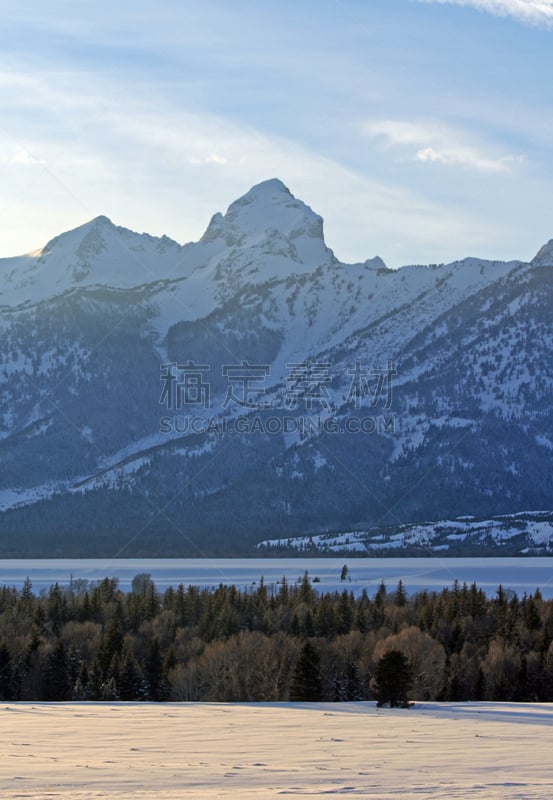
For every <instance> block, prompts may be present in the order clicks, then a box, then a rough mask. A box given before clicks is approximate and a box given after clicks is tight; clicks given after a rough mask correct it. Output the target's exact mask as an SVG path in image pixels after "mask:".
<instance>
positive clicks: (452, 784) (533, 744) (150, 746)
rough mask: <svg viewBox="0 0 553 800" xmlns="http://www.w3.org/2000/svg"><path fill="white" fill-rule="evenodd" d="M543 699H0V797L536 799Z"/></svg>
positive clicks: (550, 732) (549, 714)
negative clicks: (387, 703)
mask: <svg viewBox="0 0 553 800" xmlns="http://www.w3.org/2000/svg"><path fill="white" fill-rule="evenodd" d="M552 748H553V705H548V704H535V705H534V704H526V703H520V704H510V703H421V704H418V703H415V705H414V707H412V708H410V709H405V710H390V709H377V708H376V706H375V704H374V703H370V702H364V703H343V704H335V703H312V704H309V703H303V704H301V703H298V704H288V703H282V704H276V703H275V704H235V705H227V704H175V703H170V704H140V703H136V704H134V703H129V704H124V703H117V704H112V703H78V704H73V703H66V704H60V703H51V704H48V703H39V704H37V703H32V704H31V703H10V704H7V705H5V706H2V708H1V709H0V796H2V797H3V798H7V800H16V798H35V800H36V799H37V798H40V799H41V800H42V799H43V798H72V800H96V799H97V798H110V800H128V798H131V797H132V798H148V799H149V800H155V798H160V800H161V799H163V800H176V798H187V797H191V798H192V797H193V798H202V799H203V798H205V800H211V798H225V797H229V798H230V797H232V798H240V800H242V799H244V800H247V799H248V798H254V797H255V798H256V800H265V799H268V798H274V797H294V796H309V797H320V798H323V797H328V796H341V795H349V796H353V797H361V798H372V799H373V800H375V799H376V798H378V800H388V798H397V797H399V796H401V797H402V798H403V800H415V798H416V799H417V800H425V799H430V798H432V799H433V800H437V799H438V798H439V799H440V800H442V798H448V799H449V798H454V799H455V800H465V799H466V800H476V799H478V798H479V799H481V800H494V799H495V798H503V799H504V800H523V799H524V800H537V799H538V798H539V799H540V800H541V799H542V798H543V800H545V799H546V798H547V800H550V798H551V797H552V796H553V765H552V763H551V752H552Z"/></svg>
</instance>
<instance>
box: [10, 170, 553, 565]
mask: <svg viewBox="0 0 553 800" xmlns="http://www.w3.org/2000/svg"><path fill="white" fill-rule="evenodd" d="M552 275H553V240H551V241H549V242H548V243H547V244H545V245H544V246H543V247H542V248H541V249H540V250H539V251H538V253H537V255H536V256H535V257H534V258H533V259H532V260H531V261H529V262H521V261H509V262H503V261H487V260H482V259H478V258H473V257H471V258H464V259H462V260H460V261H455V262H453V263H451V264H433V265H408V266H405V267H402V268H400V269H397V270H391V269H388V268H387V267H386V265H385V263H384V262H383V261H382V259H381V258H380V257H378V256H376V257H373V258H370V259H368V260H367V261H364V262H362V263H355V264H345V263H342V262H340V261H339V260H338V259H337V258H336V257H335V255H334V253H333V252H332V250H331V249H329V247H328V246H327V245H326V243H325V240H324V235H323V220H322V219H321V217H320V216H319V215H317V214H316V213H314V212H313V211H312V210H311V209H310V208H309V207H308V206H306V205H305V204H304V203H302V202H301V201H300V200H298V199H296V198H295V197H294V196H293V195H292V194H291V193H290V191H289V190H288V189H287V188H286V187H285V186H284V184H283V183H282V182H281V181H279V180H276V179H273V180H269V181H265V182H264V183H261V184H259V185H258V186H255V187H253V188H252V189H251V190H250V191H249V192H248V193H247V194H245V195H244V196H243V197H241V198H240V199H238V200H236V201H235V202H234V203H232V204H231V206H230V207H229V208H228V210H227V212H226V214H224V215H222V214H220V213H217V214H215V215H214V216H213V217H212V219H211V221H210V223H209V225H208V227H207V230H206V232H205V233H204V235H203V236H202V238H201V239H200V240H199V241H198V242H194V243H189V244H186V245H180V244H178V243H177V242H175V241H173V240H172V239H169V238H168V237H166V236H163V237H160V238H158V237H154V236H149V235H147V234H138V233H134V232H131V231H129V230H127V229H125V228H122V227H118V226H116V225H114V224H113V223H112V222H110V220H109V219H107V218H106V217H102V216H101V217H97V218H96V219H93V220H92V221H90V222H88V223H87V224H85V225H83V226H81V227H79V228H76V229H75V230H72V231H69V232H67V233H63V234H61V235H60V236H58V237H56V238H54V239H53V240H52V241H50V242H49V243H48V244H47V245H46V246H45V247H44V248H43V249H42V250H40V251H38V252H33V253H30V254H28V255H25V256H19V257H15V258H5V259H0V334H1V335H0V555H4V556H15V555H21V556H26V555H30V556H40V557H54V556H99V557H117V556H139V555H146V556H176V555H178V556H190V557H196V556H197V557H199V556H204V555H209V556H213V555H240V554H251V553H253V552H259V551H258V550H257V549H256V547H257V545H258V544H259V543H260V542H267V541H269V540H271V541H278V542H280V545H279V548H278V549H279V552H282V551H285V550H286V546H285V544H283V543H284V542H287V541H288V540H292V539H294V538H295V537H300V539H299V540H301V541H303V542H305V541H309V540H311V541H314V540H313V537H315V538H316V537H320V536H323V537H324V536H331V535H338V536H339V535H340V533H341V532H345V531H347V532H363V531H364V532H366V531H369V530H370V531H372V532H373V533H372V536H373V538H372V539H371V542H372V544H371V552H376V550H377V549H378V548H375V547H373V546H372V545H373V544H375V542H378V541H381V540H380V539H378V536H382V537H383V539H382V541H389V540H390V537H393V536H394V535H396V536H397V532H398V531H400V530H405V526H406V525H415V526H416V525H419V524H421V523H426V524H431V523H432V521H433V520H442V521H443V520H447V519H449V520H455V519H456V518H458V517H466V516H468V515H470V516H472V517H475V518H478V519H481V520H483V519H488V518H489V519H493V518H496V517H499V516H501V515H516V514H520V513H521V512H528V511H529V510H532V511H533V512H536V513H537V512H540V514H539V515H538V516H539V520H540V525H542V523H543V521H544V519H548V518H549V517H548V516H547V514H546V515H545V516H544V512H547V511H548V510H549V509H551V508H552V507H553V502H552V489H553V478H552V475H553V473H552V469H551V467H552V461H553V413H552V409H551V402H550V399H551V397H552V390H553V355H552V354H553V318H552V314H553V296H552V289H553V281H552ZM402 526H403V527H402ZM542 527H543V526H542ZM540 531H542V528H540ZM375 536H376V537H377V538H376V539H375V538H374V537H375ZM306 537H307V539H306ZM354 538H355V537H354ZM465 538H466V539H467V542H466V548H465V549H464V550H463V549H462V546H460V545H458V546H456V554H459V551H461V552H464V553H467V554H469V552H470V554H474V552H478V548H479V547H483V545H482V543H481V542H474V541H473V540H472V539H470V537H468V538H467V537H465ZM551 539H552V540H553V527H552V528H551ZM317 541H318V540H317ZM402 541H403V540H402ZM440 546H441V545H440ZM448 546H449V545H447V543H446V544H445V545H444V547H443V548H442V551H443V550H444V549H445V550H447V547H448ZM486 547H488V549H489V548H491V549H492V550H493V549H494V548H495V549H497V550H500V551H501V552H504V553H509V554H511V553H514V552H520V550H521V549H523V548H522V545H521V543H520V542H519V540H518V539H517V538H516V537H515V539H513V538H509V537H507V538H502V537H497V536H496V537H493V536H492V537H491V538H490V540H489V542H488V545H486ZM548 548H549V537H548V536H547V535H544V534H543V531H542V533H541V534H540V539H539V543H536V542H534V543H533V544H532V547H531V548H530V551H531V552H548ZM270 549H271V548H269V550H270ZM353 549H354V550H355V549H358V548H357V546H356V547H354V548H353ZM265 550H267V548H265ZM525 552H528V541H526V542H525Z"/></svg>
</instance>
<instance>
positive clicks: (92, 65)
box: [0, 0, 553, 267]
mask: <svg viewBox="0 0 553 800" xmlns="http://www.w3.org/2000/svg"><path fill="white" fill-rule="evenodd" d="M4 5H5V6H6V7H5V8H4V9H3V12H2V15H1V18H0V53H1V54H2V56H1V59H0V103H1V105H0V108H1V114H0V256H10V255H17V254H19V253H22V252H26V251H28V250H32V249H34V248H38V247H41V246H42V245H44V244H45V243H46V241H47V240H48V239H50V238H51V237H52V236H54V235H57V234H58V233H60V232H61V231H63V230H67V229H69V228H72V227H75V226H76V225H79V224H81V223H83V222H85V221H87V220H88V219H90V218H92V217H94V216H97V215H98V214H106V215H107V216H109V217H110V218H111V219H112V220H113V221H114V222H115V223H117V224H119V225H123V226H125V227H128V228H131V229H133V230H138V231H147V232H149V233H152V234H156V235H161V234H163V233H165V234H167V235H169V236H171V237H172V238H174V239H176V240H177V241H179V242H186V241H190V240H195V239H198V238H199V237H200V236H201V234H202V233H203V231H204V230H205V228H206V227H207V224H208V222H209V218H210V216H211V214H212V213H214V212H215V211H223V212H224V211H225V210H226V208H227V206H228V205H229V203H230V202H232V201H233V200H234V199H236V198H237V197H239V196H240V195H242V194H244V193H245V192H246V191H247V190H248V189H249V188H250V187H251V186H252V185H253V184H255V183H258V182H260V181H262V180H264V179H266V178H272V177H279V178H281V179H282V180H283V181H284V182H285V183H286V184H287V185H288V186H289V188H290V190H291V191H292V192H293V194H295V195H296V196H297V197H300V198H301V199H302V200H304V201H305V202H307V203H308V204H309V205H310V206H311V207H312V208H313V209H314V210H315V211H317V212H318V213H320V214H322V216H323V217H324V219H325V233H326V240H327V243H328V245H329V246H330V247H332V248H333V250H334V251H335V253H336V255H337V256H338V258H340V259H342V260H345V261H357V260H364V259H365V258H370V257H372V256H374V255H377V254H378V255H380V256H381V257H382V258H383V259H384V260H385V262H386V263H387V264H388V265H389V266H393V267H397V266H399V265H402V264H407V263H435V262H442V261H449V260H453V259H455V258H460V257H464V256H469V255H478V256H482V257H487V258H499V259H509V258H520V259H530V258H532V257H533V255H534V254H535V252H536V251H537V250H538V249H539V247H540V246H541V245H542V244H543V243H544V242H545V241H547V240H548V239H550V238H553V80H552V76H553V0H318V2H311V0H302V1H301V2H299V1H298V0H296V1H295V2H290V0H278V2H273V0H264V1H263V2H260V0H233V2H230V1H229V0H226V1H225V2H223V0H204V1H203V2H202V3H197V2H194V3H192V2H187V0H173V1H171V0H161V1H160V2H157V3H153V2H151V1H150V0H135V1H134V2H132V3H131V2H125V1H123V2H117V1H116V0H112V2H110V3H108V2H105V0H97V2H96V3H95V4H94V5H92V4H88V3H87V4H85V3H75V2H73V0H71V1H69V0H68V1H66V2H60V1H59V0H58V2H50V3H47V4H44V3H39V2H33V1H29V0H22V2H21V3H20V4H19V5H18V6H17V7H12V4H10V5H9V6H8V4H7V3H6V4H4Z"/></svg>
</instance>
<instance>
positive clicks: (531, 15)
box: [417, 0, 553, 28]
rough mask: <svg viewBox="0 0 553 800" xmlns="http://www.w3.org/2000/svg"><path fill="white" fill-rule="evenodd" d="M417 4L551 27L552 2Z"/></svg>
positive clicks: (504, 0) (433, 0)
mask: <svg viewBox="0 0 553 800" xmlns="http://www.w3.org/2000/svg"><path fill="white" fill-rule="evenodd" d="M417 1H418V2H419V3H449V4H453V5H458V6H471V7H472V8H476V9H478V10H479V11H487V12H489V13H490V14H496V15H497V16H500V17H514V18H515V19H518V20H520V21H521V22H525V23H529V24H531V25H543V26H545V27H548V28H549V27H553V0H417Z"/></svg>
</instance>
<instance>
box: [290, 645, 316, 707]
mask: <svg viewBox="0 0 553 800" xmlns="http://www.w3.org/2000/svg"><path fill="white" fill-rule="evenodd" d="M321 699H322V681H321V672H320V656H319V654H318V652H317V651H316V650H315V648H314V647H313V645H312V644H311V642H310V641H309V639H308V640H307V641H306V642H305V644H304V645H303V647H302V649H301V652H300V655H299V658H298V660H297V662H296V667H295V669H294V674H293V676H292V686H291V687H290V700H295V701H308V702H313V701H317V700H321Z"/></svg>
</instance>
